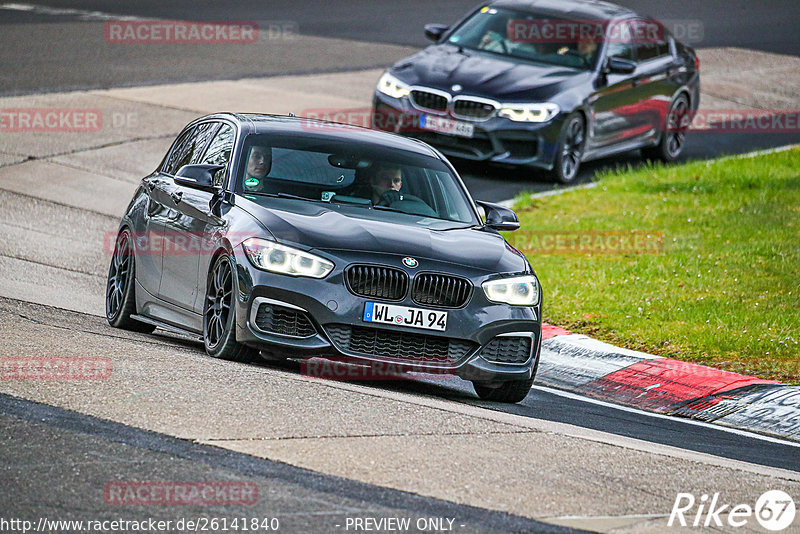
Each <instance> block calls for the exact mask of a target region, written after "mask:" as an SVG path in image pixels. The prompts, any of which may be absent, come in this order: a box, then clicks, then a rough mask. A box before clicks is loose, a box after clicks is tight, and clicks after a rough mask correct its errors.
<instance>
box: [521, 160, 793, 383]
mask: <svg viewBox="0 0 800 534" xmlns="http://www.w3.org/2000/svg"><path fill="white" fill-rule="evenodd" d="M598 181H599V185H598V187H595V188H593V189H582V190H575V191H570V192H567V193H564V194H562V195H557V196H552V197H546V198H541V199H535V200H534V199H530V197H529V195H523V196H521V197H519V198H518V200H517V204H516V206H515V209H516V210H517V213H518V215H519V217H520V221H521V223H522V229H521V230H518V231H517V232H511V233H508V234H506V238H507V239H508V240H509V241H510V242H511V243H512V244H514V245H515V246H516V247H517V248H519V249H520V250H522V251H523V252H525V253H526V255H527V256H528V259H529V260H530V261H531V264H532V265H533V266H534V269H536V272H537V274H538V275H539V278H540V280H541V283H542V287H543V291H544V299H545V300H544V320H545V321H547V322H549V323H552V324H555V325H558V326H562V327H565V328H568V329H570V330H573V331H575V332H581V333H585V334H589V335H592V336H593V337H597V338H599V339H602V340H604V341H607V342H609V343H613V344H615V345H619V346H624V347H627V348H631V349H635V350H641V351H644V352H649V353H651V354H658V355H662V356H666V357H670V358H676V359H680V360H684V361H691V362H695V363H699V364H702V365H709V366H712V367H717V368H720V369H724V370H727V371H734V372H739V373H743V374H748V375H755V376H759V377H762V378H768V379H774V380H780V381H783V382H788V383H792V384H800V345H799V344H798V341H800V150H797V149H793V150H788V151H784V152H780V153H774V154H768V155H761V156H757V157H753V158H730V159H721V160H716V161H710V162H705V161H703V162H693V163H688V164H685V165H680V166H670V167H658V166H657V167H644V168H641V169H638V170H634V171H623V172H609V173H606V174H603V175H601V176H599V177H598Z"/></svg>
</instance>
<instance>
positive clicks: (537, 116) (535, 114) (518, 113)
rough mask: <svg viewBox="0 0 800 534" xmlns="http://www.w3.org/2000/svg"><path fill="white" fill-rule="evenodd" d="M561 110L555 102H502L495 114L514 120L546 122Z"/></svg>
mask: <svg viewBox="0 0 800 534" xmlns="http://www.w3.org/2000/svg"><path fill="white" fill-rule="evenodd" d="M560 111H561V108H559V107H558V105H557V104H553V103H550V102H545V103H542V104H503V105H502V107H501V108H500V110H499V111H498V112H497V114H498V115H499V116H501V117H506V118H507V119H511V120H512V121H515V122H547V121H549V120H550V119H552V118H553V117H555V116H556V115H558V113H559V112H560Z"/></svg>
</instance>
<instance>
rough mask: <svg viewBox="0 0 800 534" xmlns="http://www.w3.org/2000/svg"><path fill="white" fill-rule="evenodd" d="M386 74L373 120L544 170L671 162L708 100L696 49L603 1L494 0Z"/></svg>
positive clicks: (570, 176) (461, 152) (467, 152)
mask: <svg viewBox="0 0 800 534" xmlns="http://www.w3.org/2000/svg"><path fill="white" fill-rule="evenodd" d="M425 34H426V35H427V36H428V37H429V38H430V39H431V40H433V41H434V42H435V44H433V45H431V46H429V47H428V48H426V49H424V50H422V51H420V52H418V53H417V54H414V55H413V56H410V57H408V58H405V59H402V60H400V61H398V62H397V63H395V64H394V65H393V66H392V67H391V68H390V69H388V70H387V71H386V72H385V73H384V74H383V76H382V77H381V78H380V80H379V81H378V85H377V87H376V89H375V94H374V98H373V113H372V120H373V126H374V127H375V128H376V129H381V130H385V131H392V132H397V133H401V134H405V135H410V136H414V137H416V138H418V139H422V140H424V141H426V142H428V143H430V144H432V145H433V146H435V147H436V148H438V149H439V150H441V151H442V152H443V153H445V154H447V155H448V156H454V157H459V158H463V159H468V160H474V161H483V162H491V163H498V164H504V165H513V166H519V167H529V168H537V169H544V170H546V171H548V172H549V173H550V174H551V176H552V177H553V178H554V179H555V180H557V181H560V182H564V183H567V182H572V181H573V180H574V179H575V178H576V177H577V176H578V169H579V167H580V165H581V163H582V162H584V161H588V160H592V159H597V158H602V157H606V156H610V155H612V154H616V153H619V152H625V151H630V150H635V149H641V150H642V152H643V155H645V156H646V157H648V158H653V159H658V160H662V161H667V162H668V161H673V160H675V159H676V158H678V156H680V154H681V152H682V151H683V148H684V143H685V137H686V132H687V130H688V128H689V125H690V124H691V120H692V118H693V115H694V113H695V112H696V111H697V109H698V106H699V102H700V68H699V61H698V59H697V55H696V54H695V51H694V50H693V49H692V48H691V47H690V46H688V45H686V44H684V43H681V42H680V41H678V40H677V39H675V38H674V37H673V36H672V34H671V33H670V32H669V30H668V29H667V28H665V26H664V25H663V24H662V23H660V22H659V21H657V20H654V19H651V18H649V17H646V16H642V15H640V14H637V13H635V12H633V11H631V10H629V9H627V8H624V7H621V6H618V5H616V4H612V3H609V2H601V1H595V0H559V1H551V0H496V1H494V2H487V3H486V4H484V5H481V6H478V7H477V8H476V9H475V10H473V11H472V12H470V13H468V14H467V15H466V16H465V17H464V18H463V19H462V20H460V21H459V22H457V23H456V24H454V25H452V26H447V25H442V24H428V25H427V26H426V27H425Z"/></svg>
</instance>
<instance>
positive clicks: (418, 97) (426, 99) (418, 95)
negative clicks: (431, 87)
mask: <svg viewBox="0 0 800 534" xmlns="http://www.w3.org/2000/svg"><path fill="white" fill-rule="evenodd" d="M411 103H412V104H414V107H417V108H419V109H425V110H432V111H447V98H445V97H444V96H442V95H438V94H436V93H429V92H427V91H419V90H414V91H411Z"/></svg>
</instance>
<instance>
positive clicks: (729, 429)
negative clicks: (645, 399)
mask: <svg viewBox="0 0 800 534" xmlns="http://www.w3.org/2000/svg"><path fill="white" fill-rule="evenodd" d="M533 389H538V390H540V391H544V392H547V393H552V394H554V395H558V396H560V397H565V398H567V399H573V400H578V401H582V402H588V403H590V404H596V405H598V406H603V407H606V408H614V409H616V410H622V411H623V412H630V413H635V414H638V415H646V416H648V417H653V418H656V419H665V420H668V421H673V422H682V423H686V424H689V425H696V426H703V427H706V428H711V429H714V430H721V431H723V432H728V433H730V434H737V435H740V436H745V437H748V438H752V439H758V440H761V441H768V442H770V443H779V444H781V445H788V446H790V447H797V448H800V443H798V442H795V441H789V440H786V439H780V438H774V437H772V436H766V435H764V434H756V433H755V432H748V431H746V430H740V429H738V428H732V427H729V426H724V425H720V424H714V423H708V422H706V421H697V420H696V419H688V418H685V417H676V416H674V415H665V414H661V413H654V412H646V411H644V410H640V409H638V408H632V407H630V406H623V405H621V404H614V403H613V402H607V401H602V400H598V399H593V398H591V397H587V396H584V395H578V394H577V393H571V392H569V391H564V390H561V389H555V388H550V387H546V386H536V385H534V386H533Z"/></svg>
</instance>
